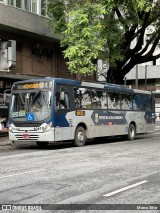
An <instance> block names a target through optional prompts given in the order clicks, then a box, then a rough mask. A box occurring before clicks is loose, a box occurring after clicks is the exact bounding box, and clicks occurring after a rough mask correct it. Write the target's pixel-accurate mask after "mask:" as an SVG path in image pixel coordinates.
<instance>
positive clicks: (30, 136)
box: [15, 135, 39, 141]
mask: <svg viewBox="0 0 160 213" xmlns="http://www.w3.org/2000/svg"><path fill="white" fill-rule="evenodd" d="M15 137H16V138H17V140H21V141H27V140H33V141H34V140H35V141H37V140H38V139H39V135H29V138H28V139H26V138H23V135H15Z"/></svg>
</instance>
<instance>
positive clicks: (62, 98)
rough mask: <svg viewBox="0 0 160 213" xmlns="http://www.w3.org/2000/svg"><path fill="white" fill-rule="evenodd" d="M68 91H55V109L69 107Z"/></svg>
mask: <svg viewBox="0 0 160 213" xmlns="http://www.w3.org/2000/svg"><path fill="white" fill-rule="evenodd" d="M69 107H70V103H69V93H68V92H63V91H61V92H59V91H57V92H56V109H69Z"/></svg>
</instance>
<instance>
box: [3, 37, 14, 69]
mask: <svg viewBox="0 0 160 213" xmlns="http://www.w3.org/2000/svg"><path fill="white" fill-rule="evenodd" d="M15 66H16V41H15V40H8V41H0V71H7V72H9V71H11V70H12V69H13V68H14V67H15Z"/></svg>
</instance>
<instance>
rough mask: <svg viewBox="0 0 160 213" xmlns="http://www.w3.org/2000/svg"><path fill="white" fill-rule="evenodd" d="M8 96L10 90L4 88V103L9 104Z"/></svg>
mask: <svg viewBox="0 0 160 213" xmlns="http://www.w3.org/2000/svg"><path fill="white" fill-rule="evenodd" d="M10 96H11V90H10V89H6V90H5V91H4V103H5V105H6V104H9V102H10Z"/></svg>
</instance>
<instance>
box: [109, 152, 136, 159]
mask: <svg viewBox="0 0 160 213" xmlns="http://www.w3.org/2000/svg"><path fill="white" fill-rule="evenodd" d="M129 154H132V152H127V153H122V154H116V155H109V156H108V157H109V158H113V157H117V156H123V155H129Z"/></svg>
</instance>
